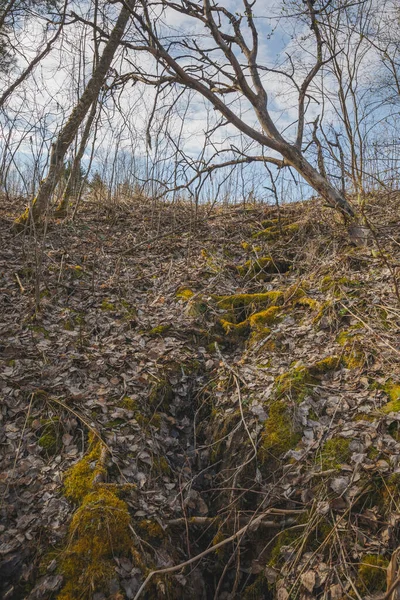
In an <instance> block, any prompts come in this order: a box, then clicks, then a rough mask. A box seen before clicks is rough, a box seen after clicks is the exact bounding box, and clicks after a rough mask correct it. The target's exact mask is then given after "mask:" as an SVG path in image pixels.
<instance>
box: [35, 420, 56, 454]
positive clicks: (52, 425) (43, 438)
mask: <svg viewBox="0 0 400 600" xmlns="http://www.w3.org/2000/svg"><path fill="white" fill-rule="evenodd" d="M41 425H42V427H41V429H40V432H41V435H40V437H39V439H38V445H39V446H40V447H41V448H43V450H45V451H46V452H47V454H49V455H53V454H56V452H58V450H59V449H60V447H61V439H60V422H59V418H58V417H55V418H53V419H48V420H46V419H43V420H42V421H41Z"/></svg>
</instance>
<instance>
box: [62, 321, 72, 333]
mask: <svg viewBox="0 0 400 600" xmlns="http://www.w3.org/2000/svg"><path fill="white" fill-rule="evenodd" d="M63 328H64V329H65V331H74V329H75V327H74V323H73V321H72V320H71V319H65V321H64V323H63Z"/></svg>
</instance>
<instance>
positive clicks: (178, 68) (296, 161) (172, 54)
mask: <svg viewBox="0 0 400 600" xmlns="http://www.w3.org/2000/svg"><path fill="white" fill-rule="evenodd" d="M255 4H256V2H255V1H253V2H250V1H249V0H243V14H238V13H232V12H230V11H229V10H228V9H227V8H225V7H224V6H221V5H220V4H218V3H217V2H215V1H214V0H204V2H200V1H198V2H193V1H191V0H179V1H178V2H172V1H169V0H156V1H155V2H153V3H152V5H151V15H150V12H149V11H150V8H149V5H148V3H147V2H146V1H145V0H139V2H138V3H137V5H136V7H135V8H134V9H133V8H131V9H130V12H131V15H132V19H133V22H134V25H135V28H136V35H135V38H134V40H133V41H131V42H125V46H126V47H128V48H130V49H132V50H134V51H136V52H139V53H147V54H149V55H150V56H151V57H153V59H155V61H156V63H157V64H158V66H159V67H161V70H162V74H161V75H160V74H159V73H158V72H157V71H156V69H153V70H151V69H149V68H148V67H144V66H143V67H142V66H140V61H136V64H137V67H136V69H135V70H133V71H131V72H130V73H129V74H125V75H124V81H128V80H131V81H140V82H143V83H145V84H148V85H154V86H161V85H165V84H166V83H169V84H171V85H173V84H178V85H182V86H185V87H186V88H189V89H192V90H195V91H196V92H197V93H199V94H201V95H202V96H203V97H204V98H206V99H207V100H208V101H209V102H210V103H211V104H212V105H213V107H214V108H215V109H216V110H217V111H218V112H219V113H220V114H221V115H222V116H223V118H224V119H225V122H226V123H229V124H230V125H233V126H234V127H235V128H236V129H237V130H239V131H240V132H242V133H244V134H245V135H246V136H247V137H248V138H250V139H251V140H253V141H255V142H256V143H257V144H259V145H260V146H261V147H262V148H263V149H264V148H268V149H269V150H272V151H273V152H275V153H276V154H277V155H278V157H276V156H273V155H272V156H265V155H264V153H263V152H262V153H261V156H257V157H251V156H249V157H247V159H248V160H249V162H250V161H251V160H261V161H262V162H265V163H267V162H269V163H272V164H275V165H276V166H278V167H284V166H291V167H293V168H294V169H295V170H296V171H297V172H298V173H299V174H300V175H301V176H302V177H303V178H304V179H305V180H306V181H307V182H308V183H309V184H310V185H311V186H312V187H313V188H314V189H315V190H316V191H317V192H318V193H319V194H320V195H321V196H323V197H324V198H325V199H326V201H327V202H328V204H329V205H330V206H332V207H334V208H337V209H339V210H340V211H341V212H342V213H344V214H346V215H348V216H353V215H354V211H353V209H352V207H351V206H350V204H349V202H348V201H347V200H346V198H344V197H343V195H342V194H341V193H340V192H339V191H338V190H337V189H336V188H335V187H334V186H333V185H332V184H331V183H330V182H329V181H328V179H327V178H326V177H324V175H323V174H321V173H320V172H319V171H318V170H317V169H316V168H315V167H314V166H313V165H312V164H311V163H310V162H309V161H308V160H307V159H306V157H305V154H304V152H303V141H304V129H305V116H306V112H307V107H308V104H309V101H310V98H309V87H310V85H311V83H312V81H313V80H314V78H315V77H316V75H317V74H318V72H319V71H320V69H321V67H322V66H323V65H324V64H325V63H327V62H328V61H330V60H331V56H330V55H329V54H327V55H326V56H324V45H323V40H322V37H321V33H320V26H319V22H318V18H317V17H318V15H319V12H320V11H319V10H318V7H317V3H316V2H314V1H312V0H306V2H305V3H304V6H305V9H304V10H305V14H306V15H307V17H308V19H309V25H310V28H311V30H312V33H313V36H314V43H315V62H314V64H313V65H312V67H311V68H310V69H309V70H308V72H307V73H306V75H305V77H304V79H303V81H302V83H301V84H299V83H298V82H297V81H296V74H295V73H294V74H293V75H291V76H290V79H291V82H292V84H293V85H294V86H295V88H296V90H297V98H298V100H297V132H296V136H295V139H294V140H288V139H286V138H285V137H284V136H283V134H282V133H281V132H280V131H279V129H278V127H277V125H276V123H275V122H274V119H273V118H272V116H271V112H270V109H269V106H268V104H269V98H268V92H267V89H266V78H268V75H270V74H271V73H275V74H276V73H278V74H280V75H285V76H287V73H284V72H283V71H281V70H280V71H278V70H277V69H272V68H269V67H268V66H266V65H263V64H262V63H261V59H260V56H259V45H260V44H259V37H260V32H259V30H258V29H257V20H256V16H255V13H254V7H255ZM166 11H168V14H167V12H166ZM174 14H175V15H184V16H185V17H186V18H188V19H191V20H192V22H193V24H194V25H198V24H200V25H201V26H202V27H203V30H204V29H205V30H206V32H207V34H208V35H207V37H206V43H202V39H203V38H204V35H203V34H202V36H201V38H200V37H197V38H196V37H194V36H190V35H188V32H180V33H181V34H183V35H174V36H168V35H166V31H165V29H166V27H167V24H166V20H165V19H167V18H170V17H171V15H172V16H173V15H174ZM155 15H159V16H158V17H157V16H155ZM185 33H186V35H185ZM164 39H165V40H166V41H165V42H164ZM237 97H240V98H242V99H243V98H245V99H246V101H247V102H248V104H249V107H251V109H252V111H253V115H254V116H255V117H256V119H257V121H258V125H259V126H258V127H257V126H255V125H253V124H251V123H250V122H249V119H248V118H246V119H245V118H244V117H243V116H242V115H241V114H240V113H239V112H238V111H236V110H235V105H234V99H235V98H237ZM279 156H280V157H281V158H279ZM240 162H243V156H242V157H241V158H240Z"/></svg>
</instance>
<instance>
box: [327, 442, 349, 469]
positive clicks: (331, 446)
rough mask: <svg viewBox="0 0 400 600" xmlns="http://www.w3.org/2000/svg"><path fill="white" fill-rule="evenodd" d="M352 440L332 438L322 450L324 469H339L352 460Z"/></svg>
mask: <svg viewBox="0 0 400 600" xmlns="http://www.w3.org/2000/svg"><path fill="white" fill-rule="evenodd" d="M350 455H351V452H350V440H345V439H344V438H332V439H330V440H328V441H327V442H325V444H324V445H323V447H322V449H321V466H322V469H324V470H326V469H339V468H340V467H341V465H342V464H344V463H347V462H348V461H349V460H350Z"/></svg>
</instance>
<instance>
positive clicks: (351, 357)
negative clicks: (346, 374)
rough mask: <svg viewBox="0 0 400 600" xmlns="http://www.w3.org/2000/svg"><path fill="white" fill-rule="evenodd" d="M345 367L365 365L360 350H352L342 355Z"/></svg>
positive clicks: (354, 367)
mask: <svg viewBox="0 0 400 600" xmlns="http://www.w3.org/2000/svg"><path fill="white" fill-rule="evenodd" d="M342 362H343V364H344V366H345V367H346V369H360V368H361V367H363V366H364V365H365V355H364V353H363V352H362V351H360V350H352V351H351V352H348V353H346V354H343V356H342Z"/></svg>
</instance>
